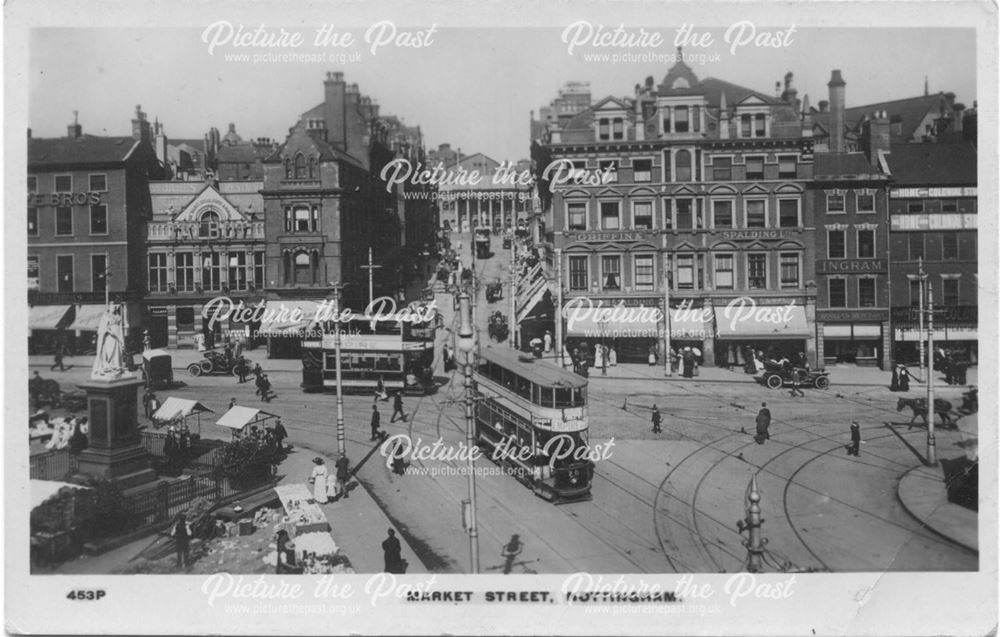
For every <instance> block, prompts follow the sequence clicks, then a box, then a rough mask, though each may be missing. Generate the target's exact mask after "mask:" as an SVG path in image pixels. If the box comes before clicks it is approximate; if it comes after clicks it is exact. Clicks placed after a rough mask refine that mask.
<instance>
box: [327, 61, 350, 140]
mask: <svg viewBox="0 0 1000 637" xmlns="http://www.w3.org/2000/svg"><path fill="white" fill-rule="evenodd" d="M346 88H347V87H346V86H345V85H344V74H343V73H341V72H339V71H337V72H334V73H327V74H326V81H324V82H323V89H324V100H323V120H324V121H325V122H326V123H325V126H326V139H327V141H329V142H330V143H331V144H333V145H334V146H335V147H337V148H339V149H340V150H345V149H346V148H347V114H346V112H345V99H344V93H345V91H346Z"/></svg>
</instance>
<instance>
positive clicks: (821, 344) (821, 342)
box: [806, 322, 826, 369]
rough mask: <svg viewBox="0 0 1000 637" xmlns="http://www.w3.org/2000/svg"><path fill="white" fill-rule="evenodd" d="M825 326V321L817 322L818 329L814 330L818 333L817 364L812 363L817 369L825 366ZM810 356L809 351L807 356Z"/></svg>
mask: <svg viewBox="0 0 1000 637" xmlns="http://www.w3.org/2000/svg"><path fill="white" fill-rule="evenodd" d="M824 327H825V324H824V323H823V322H817V323H816V329H815V330H814V331H815V333H816V364H815V365H812V363H810V365H812V366H813V367H815V368H817V369H818V368H820V367H822V366H823V359H824V358H826V337H825V336H824V333H825V330H824ZM808 357H809V354H808V351H807V353H806V358H807V359H808Z"/></svg>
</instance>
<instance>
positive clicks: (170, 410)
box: [153, 396, 212, 421]
mask: <svg viewBox="0 0 1000 637" xmlns="http://www.w3.org/2000/svg"><path fill="white" fill-rule="evenodd" d="M206 411H208V412H211V411H212V410H211V409H209V408H208V407H206V406H205V405H202V404H201V403H200V402H198V401H197V400H188V399H187V398H177V397H175V396H169V397H168V398H167V399H166V400H164V401H163V404H162V405H160V408H159V409H157V410H156V413H155V414H153V420H163V421H167V420H173V419H175V418H187V417H188V416H190V415H191V414H200V413H203V412H206Z"/></svg>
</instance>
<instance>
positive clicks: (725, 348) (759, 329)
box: [715, 299, 816, 366]
mask: <svg viewBox="0 0 1000 637" xmlns="http://www.w3.org/2000/svg"><path fill="white" fill-rule="evenodd" d="M715 326H716V337H715V352H716V360H719V361H722V360H724V361H725V363H726V365H728V366H735V365H743V364H744V363H745V361H746V356H747V351H748V350H751V349H752V350H753V351H754V352H761V353H763V356H764V358H765V360H767V359H772V360H780V359H782V358H787V359H789V360H792V361H795V360H797V359H798V357H800V356H805V357H806V361H807V362H808V363H809V364H810V365H814V364H815V349H816V340H815V339H816V337H815V334H814V333H813V330H812V328H811V327H810V325H809V322H808V320H807V317H806V308H805V307H804V306H802V305H798V304H796V303H794V302H792V303H788V304H787V305H758V304H756V303H752V302H751V303H746V302H741V301H740V300H739V299H738V300H736V301H733V302H730V303H729V304H728V305H726V306H723V307H716V308H715Z"/></svg>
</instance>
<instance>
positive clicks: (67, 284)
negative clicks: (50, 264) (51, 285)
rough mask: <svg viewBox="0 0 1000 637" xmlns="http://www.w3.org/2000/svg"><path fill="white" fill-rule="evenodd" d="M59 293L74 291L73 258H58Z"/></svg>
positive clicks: (64, 256)
mask: <svg viewBox="0 0 1000 637" xmlns="http://www.w3.org/2000/svg"><path fill="white" fill-rule="evenodd" d="M56 277H57V278H58V284H57V291H59V292H72V291H73V257H72V256H67V255H61V256H57V257H56Z"/></svg>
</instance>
